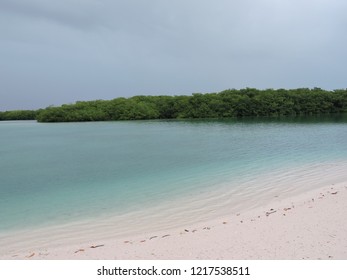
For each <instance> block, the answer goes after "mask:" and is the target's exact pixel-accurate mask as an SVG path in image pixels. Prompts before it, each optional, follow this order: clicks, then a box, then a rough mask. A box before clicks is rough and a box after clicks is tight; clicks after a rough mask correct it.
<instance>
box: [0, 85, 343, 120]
mask: <svg viewBox="0 0 347 280" xmlns="http://www.w3.org/2000/svg"><path fill="white" fill-rule="evenodd" d="M345 112H347V90H345V89H339V90H332V91H328V90H324V89H321V88H313V89H310V88H298V89H265V90H259V89H255V88H244V89H239V90H237V89H227V90H224V91H221V92H218V93H204V94H201V93H193V94H192V95H180V96H170V95H158V96H151V95H147V96H144V95H141V96H133V97H129V98H124V97H119V98H115V99H113V100H94V101H77V102H76V103H74V104H63V105H61V106H49V107H47V108H45V109H38V110H12V111H6V112H0V121H1V120H37V121H38V122H90V121H116V120H151V119H163V120H165V119H199V118H202V119H204V118H205V119H206V118H217V119H224V118H237V117H245V116H253V117H260V116H277V117H278V116H311V115H320V114H335V113H345Z"/></svg>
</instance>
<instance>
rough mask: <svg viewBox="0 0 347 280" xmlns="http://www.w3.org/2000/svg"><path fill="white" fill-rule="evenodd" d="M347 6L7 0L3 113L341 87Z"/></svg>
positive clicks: (334, 2) (308, 1) (304, 0)
mask: <svg viewBox="0 0 347 280" xmlns="http://www.w3.org/2000/svg"><path fill="white" fill-rule="evenodd" d="M346 11H347V3H346V1H343V0H330V1H328V0H301V1H300V0H282V1H276V0H236V1H228V0H219V1H207V0H206V1H204V0H191V1H183V0H176V1H168V0H150V1H141V0H127V1H126V0H123V1H111V0H99V1H97V0H84V1H78V0H62V1H48V0H31V1H19V0H2V1H0V61H1V67H0V75H1V77H2V82H1V84H0V110H6V109H15V108H39V107H46V106H48V105H50V104H56V105H59V104H62V103H69V102H74V101H76V100H90V99H111V98H115V97H118V96H131V95H137V94H188V93H191V92H211V91H219V90H223V89H226V88H240V87H246V86H249V87H258V88H271V87H272V88H278V87H285V88H293V87H313V86H319V87H323V88H327V89H333V88H345V87H346V86H345V81H346V75H345V74H344V73H345V71H344V69H343V67H344V65H345V64H346V63H347V54H346V52H345V47H344V46H345V45H346V43H347V42H346V41H347V38H346V35H345V30H346V28H347V20H346V17H345V13H346Z"/></svg>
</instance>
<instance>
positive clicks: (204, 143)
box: [0, 116, 347, 232]
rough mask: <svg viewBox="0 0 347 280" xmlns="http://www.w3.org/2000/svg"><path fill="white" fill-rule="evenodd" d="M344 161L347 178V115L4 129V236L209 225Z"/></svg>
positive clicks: (0, 202) (0, 156)
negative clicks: (119, 222)
mask: <svg viewBox="0 0 347 280" xmlns="http://www.w3.org/2000/svg"><path fill="white" fill-rule="evenodd" d="M336 162H337V163H341V165H340V166H337V168H338V169H337V170H338V172H339V175H341V176H344V175H345V173H346V174H347V172H345V171H346V169H344V168H345V166H346V165H344V163H345V162H347V116H335V117H324V118H322V117H315V118H292V119H289V118H286V119H260V120H259V119H258V120H252V119H245V120H241V121H235V120H229V121H133V122H98V123H61V124H40V123H36V122H31V121H25V122H24V121H21V122H0V232H1V231H2V232H5V231H8V230H15V229H23V228H32V227H40V226H50V225H55V224H64V223H69V222H73V221H77V220H83V219H98V218H100V217H104V216H110V217H111V216H113V217H122V216H124V217H126V216H127V215H131V214H132V213H135V214H134V216H133V217H134V219H136V218H135V217H136V213H137V214H138V217H142V218H143V219H145V218H144V217H148V216H149V215H150V214H149V213H152V215H154V216H155V215H159V216H160V213H161V212H162V213H163V215H168V216H170V217H171V218H172V220H171V221H172V222H174V221H175V219H179V217H180V215H181V216H189V219H190V220H191V221H195V220H200V219H203V218H206V217H207V218H208V217H209V215H210V214H211V213H215V214H217V213H219V212H218V211H225V209H226V208H230V209H232V208H233V207H238V206H240V205H238V204H242V201H251V202H252V201H253V202H256V201H257V200H258V198H259V197H262V196H264V197H266V195H267V194H268V193H271V192H273V193H275V192H280V191H281V188H284V189H283V191H293V192H295V191H300V188H301V184H300V180H301V179H302V180H310V178H311V179H312V180H315V181H324V180H323V179H324V178H319V176H320V174H321V171H320V169H319V168H320V167H321V166H325V167H326V168H328V169H329V168H333V167H334V164H333V163H336ZM312 168H313V169H314V168H318V169H317V173H310V172H312ZM328 169H326V170H328ZM328 171H329V170H328ZM334 172H335V171H334ZM321 175H322V174H321ZM310 176H311V177H310ZM317 176H318V177H317ZM300 178H301V179H300ZM341 178H342V177H341ZM287 179H288V180H292V181H291V184H289V185H290V186H289V187H288V182H287V183H286V180H287ZM274 181H275V183H274ZM293 182H298V184H295V183H293ZM199 197H201V198H204V199H206V200H205V201H200V202H199V199H197V198H199ZM194 198H196V199H195V200H194ZM182 199H188V200H187V201H191V203H190V204H189V203H188V204H189V205H188V206H187V205H184V206H183V205H179V204H177V203H176V204H174V203H175V201H180V200H182ZM189 199H190V200H189ZM182 201H183V200H182ZM250 204H252V203H250ZM172 205H176V206H175V207H173V206H172ZM249 206H251V205H249ZM170 207H172V208H174V211H172V212H167V213H166V214H165V211H170V209H167V208H170ZM146 209H152V210H151V211H152V212H150V211H149V212H146ZM165 209H166V210H165ZM171 210H172V209H171ZM146 213H147V214H146ZM168 213H169V214H168ZM142 218H141V219H142ZM166 218H168V217H166Z"/></svg>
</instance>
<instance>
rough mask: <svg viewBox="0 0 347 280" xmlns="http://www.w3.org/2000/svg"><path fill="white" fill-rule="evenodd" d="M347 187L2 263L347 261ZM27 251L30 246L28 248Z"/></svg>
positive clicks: (20, 252)
mask: <svg viewBox="0 0 347 280" xmlns="http://www.w3.org/2000/svg"><path fill="white" fill-rule="evenodd" d="M346 221H347V182H344V183H339V184H335V185H333V184H331V185H329V186H326V187H323V188H319V189H315V190H312V191H309V192H306V193H303V194H300V195H297V196H294V197H289V198H284V199H282V198H281V197H275V199H274V200H273V201H272V202H271V204H269V205H266V206H265V207H261V208H257V209H252V210H249V211H246V212H240V213H233V214H230V215H228V216H224V217H220V218H218V219H214V220H211V221H207V222H204V223H200V224H192V225H190V226H186V227H180V228H176V229H171V230H165V231H161V232H153V233H150V234H142V235H137V236H129V237H127V238H115V239H112V238H111V239H106V240H102V239H98V238H97V237H96V238H95V240H93V241H91V242H88V243H76V244H69V245H61V246H58V247H57V246H52V247H50V246H49V245H47V246H45V247H44V248H43V247H39V248H36V247H33V248H30V244H29V248H30V249H27V248H28V247H26V248H25V249H18V248H16V249H15V250H13V249H12V250H6V248H3V249H1V252H0V259H7V260H11V259H24V260H34V259H51V260H52V259H63V260H70V259H107V260H113V259H123V260H124V259H125V260H134V259H140V260H143V259H153V260H154V259H161V260H168V259H178V260H180V259H189V260H194V259H216V260H219V259H247V260H249V259H256V260H258V259H268V260H272V259H280V260H284V259H291V260H301V259H343V260H346V259H347V222H346ZM27 245H28V244H27Z"/></svg>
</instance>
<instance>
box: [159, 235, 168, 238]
mask: <svg viewBox="0 0 347 280" xmlns="http://www.w3.org/2000/svg"><path fill="white" fill-rule="evenodd" d="M168 236H170V234H165V235H163V236H162V237H161V238H165V237H168Z"/></svg>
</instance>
